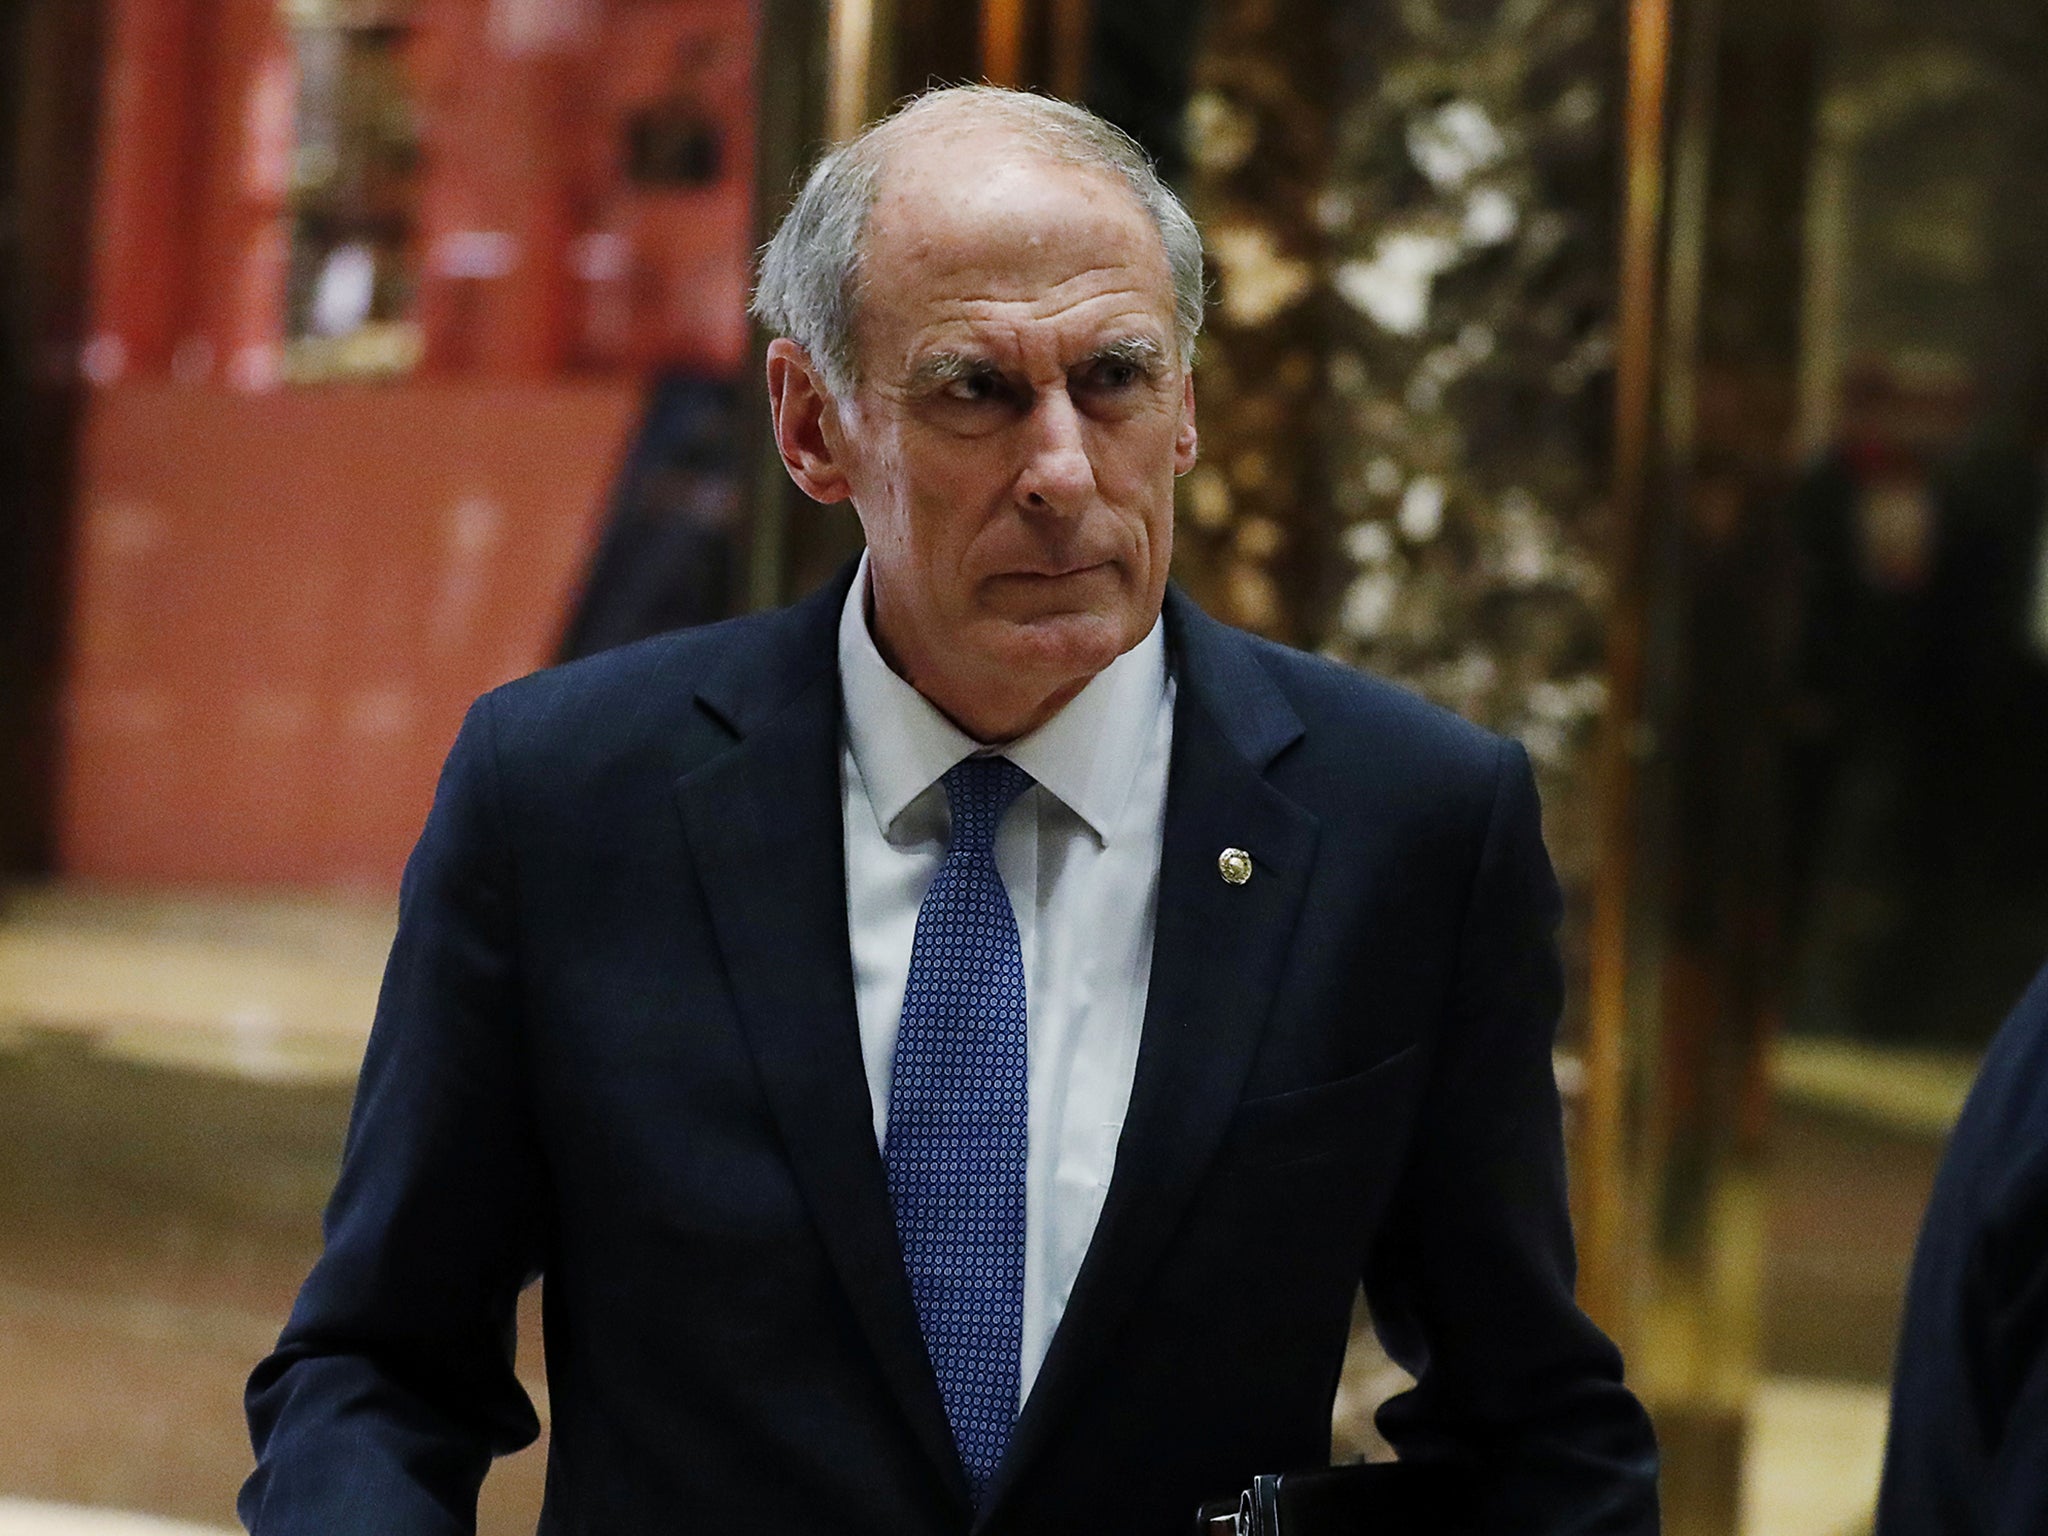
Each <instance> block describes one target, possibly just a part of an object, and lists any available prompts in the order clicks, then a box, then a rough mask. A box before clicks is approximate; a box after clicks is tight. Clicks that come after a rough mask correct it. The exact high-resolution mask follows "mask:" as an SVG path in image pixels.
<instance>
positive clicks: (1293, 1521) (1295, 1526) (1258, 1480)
mask: <svg viewBox="0 0 2048 1536" xmlns="http://www.w3.org/2000/svg"><path fill="white" fill-rule="evenodd" d="M1454 1494H1455V1489H1454V1488H1453V1486H1452V1485H1451V1483H1450V1480H1449V1479H1448V1478H1447V1477H1445V1476H1444V1475H1443V1474H1441V1473H1440V1472H1438V1471H1437V1470H1435V1469H1425V1468H1421V1467H1412V1466H1403V1465H1401V1464H1400V1463H1399V1462H1373V1463H1369V1464H1366V1465H1362V1466H1355V1467H1324V1468H1322V1469H1320V1470H1318V1471H1314V1472H1283V1473H1280V1474H1279V1475H1277V1476H1270V1477H1255V1478H1253V1479H1252V1485H1251V1487H1249V1488H1247V1489H1245V1490H1244V1492H1243V1493H1241V1494H1239V1495H1238V1497H1237V1498H1236V1499H1233V1500H1224V1501H1221V1502H1218V1503H1214V1504H1204V1505H1203V1506H1202V1507H1201V1509H1200V1510H1199V1511H1198V1512H1197V1514H1196V1516H1195V1536H1410V1533H1413V1536H1439V1533H1444V1532H1453V1531H1459V1530H1462V1529H1463V1528H1464V1527H1463V1524H1462V1522H1461V1521H1460V1520H1459V1518H1458V1514H1457V1511H1456V1510H1455V1508H1454V1507H1453V1504H1454Z"/></svg>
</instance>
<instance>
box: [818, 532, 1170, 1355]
mask: <svg viewBox="0 0 2048 1536" xmlns="http://www.w3.org/2000/svg"><path fill="white" fill-rule="evenodd" d="M867 589H868V568H867V559H866V557H865V556H863V557H862V560H861V567H860V570H859V572H858V573H857V574H856V576H855V577H854V582H853V589H852V590H851V591H850V592H849V593H848V594H847V597H846V606H845V609H844V610H843V611H842V612H841V614H840V619H839V677H840V683H841V686H842V690H843V693H844V697H845V703H846V719H845V739H844V743H843V747H842V750H841V753H840V784H841V796H842V805H841V810H842V812H843V815H842V822H843V824H844V826H845V829H846V913H847V929H848V932H849V935H850V937H851V939H852V942H853V980H854V992H855V1004H856V1007H857V1009H858V1012H859V1017H860V1044H861V1053H862V1055H863V1057H864V1058H865V1059H866V1065H867V1077H868V1096H869V1100H870V1102H872V1103H873V1105H874V1108H875V1139H876V1141H877V1142H880V1141H882V1140H883V1138H884V1135H885V1133H886V1131H887V1129H888V1123H889V1087H890V1078H891V1070H892V1067H893V1064H894V1060H895V1054H896V1030H897V1025H898V1023H899V1021H900V1019H901V1015H902V1012H903V991H904V985H905V982H906V979H907V978H908V975H909V972H910V949H911V942H912V940H913V938H914V937H915V935H916V931H917V909H918V907H919V905H920V904H921V903H922V902H923V900H924V893H925V888H926V887H927V886H928V885H930V884H931V881H932V877H933V876H934V875H936V874H937V873H938V870H939V865H940V864H941V863H942V862H943V861H944V858H945V852H946V831H947V809H946V791H945V788H944V786H943V785H941V784H940V783H939V779H940V778H941V776H942V775H944V774H945V772H946V770H948V769H949V768H951V767H952V766H953V765H954V764H955V763H957V762H959V761H961V760H962V759H963V758H966V757H971V756H973V755H974V754H975V753H976V752H977V751H981V750H984V749H983V748H982V747H981V745H980V744H979V743H977V742H976V741H974V740H973V739H972V738H971V737H969V736H967V735H965V734H963V733H962V732H961V731H960V729H959V728H958V727H957V726H955V725H954V724H953V723H952V722H951V721H949V720H948V719H947V718H946V717H945V716H944V715H942V714H941V713H939V711H938V710H937V709H936V708H935V707H934V706H933V705H932V704H931V703H930V702H929V701H928V700H927V699H926V698H925V697H924V696H923V695H922V694H920V693H919V692H918V691H917V690H916V689H915V688H912V687H911V686H910V684H908V683H907V682H905V681H904V680H903V679H902V678H901V677H899V676H897V675H896V673H895V672H893V671H891V670H890V668H889V665H888V663H887V662H885V661H883V660H882V656H881V653H880V652H879V651H878V650H877V649H876V648H875V642H874V638H873V636H872V635H870V634H869V632H868V623H867ZM1173 693H1174V687H1173V680H1172V677H1171V676H1170V675H1169V673H1168V670H1167V665H1166V643H1165V638H1164V635H1163V633H1162V630H1161V627H1160V625H1158V624H1154V625H1153V626H1152V632H1151V633H1150V634H1149V635H1147V636H1146V637H1145V638H1144V639H1143V640H1142V641H1140V642H1139V643H1138V644H1137V645H1136V646H1135V647H1133V648H1132V649H1131V650H1129V651H1127V652H1125V653H1124V654H1123V655H1122V656H1119V657H1118V658H1117V659H1116V660H1115V661H1114V662H1112V663H1111V664H1110V665H1109V666H1108V667H1106V668H1104V669H1103V671H1102V672H1100V673H1099V674H1097V675H1096V677H1095V678H1094V679H1092V680H1091V681H1090V682H1089V684H1088V686H1087V687H1085V688H1083V689H1082V690H1081V692H1080V693H1079V694H1077V695H1076V696H1075V697H1074V699H1073V700H1072V701H1071V702H1070V703H1068V704H1067V706H1066V707H1065V708H1064V709H1062V710H1061V711H1060V712H1059V713H1058V714H1057V715H1055V716H1053V718H1052V719H1050V720H1048V721H1046V723H1045V724H1043V725H1041V726H1040V727H1039V728H1038V729H1037V730H1035V731H1033V732H1032V733H1031V734H1030V735H1028V736H1025V737H1022V738H1021V739H1019V740H1017V741H1013V742H1010V743H1009V744H1007V745H1006V746H1004V747H1003V748H1002V749H1001V755H1002V756H1004V757H1007V758H1009V759H1010V761H1011V762H1013V763H1015V764H1016V765H1017V766H1018V767H1019V768H1022V769H1023V770H1024V771H1025V772H1026V773H1028V774H1030V775H1031V777H1032V778H1033V779H1034V780H1035V781H1036V784H1037V787H1036V788H1033V789H1028V790H1026V791H1025V792H1024V793H1023V794H1022V795H1020V796H1019V797H1018V799H1017V801H1016V803H1015V804H1014V805H1012V806H1011V807H1010V809H1009V811H1008V812H1007V813H1006V814H1005V815H1004V817H1003V821H1002V825H1001V827H1000V829H999V830H998V832H997V835H996V868H997V870H998V871H999V872H1000V873H1001V875H1002V877H1003V885H1004V886H1005V888H1007V890H1008V891H1009V893H1010V905H1011V907H1012V908H1013V909H1014V910H1015V912H1016V914H1017V936H1018V938H1019V939H1020V940H1021V941H1022V944H1023V955H1024V978H1025V981H1024V1015H1025V1042H1026V1043H1025V1051H1026V1073H1027V1092H1028V1095H1029V1130H1028V1135H1029V1141H1028V1150H1027V1152H1026V1155H1025V1165H1024V1337H1023V1345H1022V1348H1021V1350H1020V1359H1019V1362H1018V1364H1019V1367H1020V1383H1021V1390H1022V1391H1023V1392H1024V1393H1025V1394H1027V1395H1028V1394H1029V1392H1030V1390H1031V1384H1032V1382H1033V1381H1034V1380H1035V1379H1036V1377H1037V1375H1038V1368H1039V1366H1040V1365H1042V1364H1043V1363H1044V1361H1045V1352H1046V1348H1047V1346H1048V1345H1049V1344H1050V1343H1051V1342H1052V1335H1053V1330H1054V1329H1055V1328H1057V1327H1058V1326H1059V1320H1060V1317H1061V1314H1062V1313H1063V1312H1064V1311H1065V1310H1066V1305H1067V1297H1068V1295H1069V1294H1070V1293H1071V1292H1072V1291H1073V1288H1074V1276H1075V1275H1076V1274H1077V1273H1078V1272H1079V1270H1080V1268H1081V1260H1082V1257H1083V1256H1084V1255H1085V1254H1086V1253H1087V1251H1088V1241H1089V1239H1090V1238H1091V1237H1092V1236H1093V1235H1094V1232H1095V1222H1096V1218H1097V1217H1099V1216H1100V1215H1101V1214H1102V1198H1103V1194H1104V1192H1105V1191H1106V1190H1107V1189H1108V1188H1109V1176H1110V1171H1111V1169H1112V1168H1113V1166H1114V1165H1115V1162H1116V1143H1117V1136H1118V1135H1119V1133H1120V1132H1121V1131H1122V1130H1123V1121H1124V1111H1125V1109H1126V1107H1127V1106H1128V1105H1129V1103H1130V1098H1131V1079H1132V1076H1133V1074H1134V1073H1135V1072H1136V1070H1137V1062H1138V1034H1139V1030H1140V1027H1141V1025H1142V1024H1143V1022H1144V1017H1145V992H1146V986H1147V983H1148V981H1149V979H1150V976H1151V970H1152V927H1153V916H1154V912H1155V910H1156V908H1157V904H1158V896H1159V853H1160V843H1161V838H1162V836H1163V834H1164V829H1165V819H1166V769H1167V760H1168V757H1169V751H1170V748H1171V746H1172V740H1173Z"/></svg>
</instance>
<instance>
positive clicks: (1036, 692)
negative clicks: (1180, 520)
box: [814, 135, 1195, 739]
mask: <svg viewBox="0 0 2048 1536" xmlns="http://www.w3.org/2000/svg"><path fill="white" fill-rule="evenodd" d="M855 339H856V347H857V357H858V367H859V372H860V382H859V384H858V385H857V386H856V387H855V388H854V389H853V391H852V394H851V397H850V398H847V399H842V400H838V401H834V402H832V403H830V404H829V405H827V406H826V407H825V409H824V412H823V419H822V423H821V431H822V435H823V438H824V441H825V444H826V446H827V448H828V451H829V457H830V459H831V461H832V462H833V463H834V464H835V465H836V467H837V469H838V471H839V472H840V473H841V474H843V477H844V483H845V491H846V493H847V494H850V495H851V497H852V499H853V503H854V507H855V509H856V510H857V511H858V513H859V515H860V519H861V525H862V527H863V529H864V530H865V532H866V534H867V542H868V549H869V552H870V554H869V560H870V567H869V568H870V572H871V575H872V581H873V588H872V591H873V601H874V612H873V619H874V630H875V635H876V639H877V640H878V642H879V643H880V644H881V646H882V649H883V650H884V652H885V654H887V655H888V657H889V659H890V661H891V662H892V664H894V665H895V666H896V667H897V669H898V670H899V671H901V672H902V673H903V674H904V675H905V676H906V677H907V678H909V680H910V681H911V682H912V683H913V684H915V685H916V686H917V687H918V688H919V689H920V690H921V691H923V692H924V693H925V694H926V695H927V696H928V697H930V698H932V700H933V702H934V703H936V704H938V705H939V707H940V708H941V709H943V710H945V711H946V712H947V713H948V714H949V715H951V716H953V718H954V719H955V720H956V721H958V722H959V723H960V724H961V725H962V726H964V727H966V728H967V729H969V730H970V731H972V732H973V733H974V734H976V735H980V736H982V737H983V739H1002V738H1003V736H1005V735H1011V734H1016V733H1017V732H1018V731H1019V730H1022V729H1029V728H1030V727H1031V726H1033V725H1036V724H1037V723H1038V722H1039V721H1040V720H1041V719H1043V718H1044V717H1045V716H1046V715H1049V714H1050V713H1051V712H1052V711H1053V710H1055V709H1057V708H1058V707H1059V705H1061V704H1063V703H1065V702H1066V700H1067V699H1068V698H1070V697H1072V695H1073V694H1074V693H1076V692H1078V691H1079V690H1080V688H1081V687H1082V686H1083V685H1084V684H1085V683H1086V682H1087V681H1088V679H1089V678H1091V677H1093V676H1094V675H1095V674H1096V673H1097V672H1099V671H1100V670H1101V669H1102V668H1103V667H1105V666H1107V665H1108V664H1109V663H1110V662H1111V661H1113V660H1114V659H1115V658H1116V657H1117V656H1118V655H1119V654H1121V653H1122V652H1124V651H1126V650H1128V649H1130V648H1131V647H1132V646H1133V645H1135V644H1137V643H1138V641H1139V640H1141V639H1143V638H1144V636H1145V634H1146V633H1147V632H1148V631H1149V630H1150V629H1151V627H1152V624H1153V622H1154V620H1155V619H1156V618H1157V616H1158V613H1159V605H1160V600H1161V597H1162V595H1163V593H1164V591H1165V585H1166V573H1167V565H1168V562H1169V560H1170V558H1171V555H1172V552H1173V480H1174V476H1175V475H1176V474H1177V473H1180V472H1183V471H1185V470H1186V469H1188V468H1189V467H1191V466H1192V465H1193V463H1194V459H1195V429H1194V397H1193V393H1192V389H1191V386H1190V383H1189V380H1188V378H1187V375H1186V372H1185V370H1184V369H1183V368H1182V367H1181V364H1180V359H1179V354H1178V349H1177V346H1176V343H1175V339H1174V324H1173V292H1172V279H1171V276H1170V274H1169V272H1168V269H1167V264H1166V256H1165V252H1164V251H1163V249H1162V248H1161V244H1160V240H1159V235H1158V233H1157V230H1156V229H1155V227H1154V225H1153V224H1152V221H1151V219H1150V218H1149V216H1148V215H1147V214H1146V213H1145V211H1144V209H1143V208H1142V207H1140V206H1139V205H1138V203H1137V201H1136V199H1135V198H1133V197H1132V196H1131V194H1130V193H1129V191H1128V190H1126V189H1125V188H1124V187H1123V186H1122V185H1121V184H1120V183H1119V182H1116V181H1114V180H1111V179H1110V178H1108V177H1106V176H1104V175H1102V174H1100V173H1098V172H1094V171H1090V170H1085V169H1081V168H1079V167H1075V166H1069V165H1064V164H1060V163H1057V162H1053V161H1049V160H1047V159H1045V158H1043V157H1041V156H1038V155H1035V154H1032V153H1030V152H1029V151H1028V150H1024V149H1020V148H1019V147H1018V146H1017V145H1016V143H1015V141H1014V140H1009V141H1005V140H1003V139H1000V138H996V137H994V136H992V135H980V136H969V137H965V138H959V137H954V138H949V139H946V140H944V141H941V142H938V143H918V142H913V143H912V144H911V145H909V146H907V147H906V148H904V149H902V150H899V151H898V153H897V155H896V157H895V159H894V160H893V162H892V164H891V165H890V167H889V169H888V170H887V171H886V172H885V175H884V181H883V190H882V192H881V194H880V196H879V198H878V199H877V201H876V204H875V207H874V209H873V212H872V213H871V215H870V218H869V222H868V229H867V237H866V243H865V246H864V248H863V281H862V285H861V293H860V301H859V319H858V324H857V328H856V332H855ZM814 494H815V493H814Z"/></svg>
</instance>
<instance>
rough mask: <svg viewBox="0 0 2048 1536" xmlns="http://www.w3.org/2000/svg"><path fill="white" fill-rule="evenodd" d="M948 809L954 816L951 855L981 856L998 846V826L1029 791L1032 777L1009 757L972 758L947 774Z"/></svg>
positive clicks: (943, 781)
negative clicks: (1012, 804)
mask: <svg viewBox="0 0 2048 1536" xmlns="http://www.w3.org/2000/svg"><path fill="white" fill-rule="evenodd" d="M939 782H940V783H942V784H944V785H945V786H946V805H947V806H948V808H949V809H951V811H952V813H953V835H952V838H951V840H950V842H949V844H948V850H947V851H948V852H949V853H951V854H956V855H959V854H966V855H978V854H985V853H988V852H989V851H991V850H992V849H993V848H994V847H995V845H996V824H997V823H998V822H1000V821H1001V820H1002V819H1003V812H1005V811H1007V810H1008V809H1009V808H1010V802H1011V801H1013V800H1015V799H1016V798H1017V797H1018V796H1019V795H1021V794H1023V793H1024V791H1025V790H1027V789H1029V788H1030V787H1031V775H1030V774H1028V773H1026V772H1025V771H1024V770H1023V769H1022V768H1019V767H1018V766H1017V765H1016V764H1015V763H1013V762H1011V761H1010V760H1009V759H1008V758H1007V757H969V758H964V759H962V760H961V761H960V762H957V763H955V764H954V765H953V766H952V767H951V768H949V769H947V770H946V776H945V777H944V778H943V779H941V780H940V781H939Z"/></svg>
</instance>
